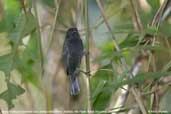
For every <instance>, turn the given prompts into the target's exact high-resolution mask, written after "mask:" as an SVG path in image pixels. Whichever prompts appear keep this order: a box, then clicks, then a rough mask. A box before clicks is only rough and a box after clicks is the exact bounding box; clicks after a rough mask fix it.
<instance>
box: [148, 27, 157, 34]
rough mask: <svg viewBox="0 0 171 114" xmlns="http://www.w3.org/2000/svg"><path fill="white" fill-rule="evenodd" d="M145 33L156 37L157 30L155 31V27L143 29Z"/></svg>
mask: <svg viewBox="0 0 171 114" xmlns="http://www.w3.org/2000/svg"><path fill="white" fill-rule="evenodd" d="M145 33H146V34H150V35H157V34H158V29H157V27H147V28H146V29H145Z"/></svg>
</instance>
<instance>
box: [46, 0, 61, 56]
mask: <svg viewBox="0 0 171 114" xmlns="http://www.w3.org/2000/svg"><path fill="white" fill-rule="evenodd" d="M60 4H61V0H59V2H58V3H56V11H55V19H54V21H53V24H52V27H51V29H50V30H51V32H50V33H49V37H48V38H49V42H48V45H47V46H48V47H47V52H46V53H48V51H49V48H50V46H51V44H52V42H53V38H54V32H55V29H56V24H57V18H58V12H59V7H60Z"/></svg>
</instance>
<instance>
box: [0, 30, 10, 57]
mask: <svg viewBox="0 0 171 114" xmlns="http://www.w3.org/2000/svg"><path fill="white" fill-rule="evenodd" d="M10 52H11V45H10V43H9V39H8V38H7V34H6V33H0V56H3V55H6V54H9V53H10Z"/></svg>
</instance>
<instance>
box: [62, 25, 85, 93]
mask: <svg viewBox="0 0 171 114" xmlns="http://www.w3.org/2000/svg"><path fill="white" fill-rule="evenodd" d="M82 56H83V43H82V40H81V39H80V35H79V33H78V30H77V28H69V29H68V30H67V33H66V37H65V41H64V45H63V64H64V69H65V71H66V74H67V76H68V78H69V80H70V94H71V95H72V96H75V95H78V94H79V93H80V86H79V82H78V78H77V77H78V75H79V66H80V64H81V59H82Z"/></svg>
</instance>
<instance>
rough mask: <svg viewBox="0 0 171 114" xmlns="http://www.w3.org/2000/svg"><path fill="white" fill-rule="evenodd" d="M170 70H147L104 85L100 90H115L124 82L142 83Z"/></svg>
mask: <svg viewBox="0 0 171 114" xmlns="http://www.w3.org/2000/svg"><path fill="white" fill-rule="evenodd" d="M170 75H171V72H147V73H140V74H138V75H136V76H135V77H133V78H132V79H128V80H121V81H118V82H115V83H111V84H110V85H109V86H108V87H105V88H104V89H103V90H102V91H116V90H117V89H118V88H119V87H122V86H123V85H126V84H137V83H139V84H140V83H141V84H142V83H144V82H145V81H146V80H150V79H153V80H156V79H158V78H160V77H166V76H170Z"/></svg>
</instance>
